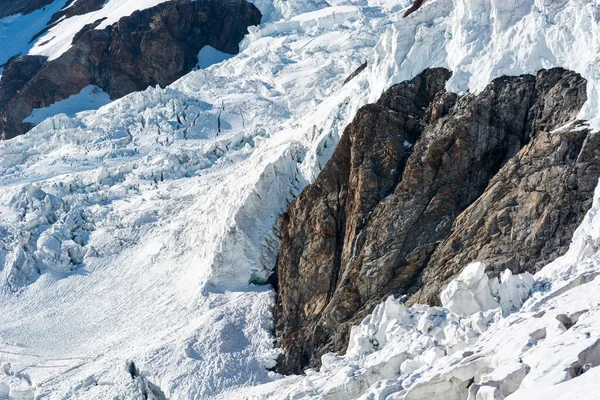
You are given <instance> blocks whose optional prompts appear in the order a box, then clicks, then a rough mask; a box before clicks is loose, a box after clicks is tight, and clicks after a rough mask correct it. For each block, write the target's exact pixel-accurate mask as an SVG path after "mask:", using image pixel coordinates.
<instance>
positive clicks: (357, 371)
mask: <svg viewBox="0 0 600 400" xmlns="http://www.w3.org/2000/svg"><path fill="white" fill-rule="evenodd" d="M132 1H133V0H131V1H130V2H129V3H127V2H125V1H124V0H110V1H109V2H108V3H107V4H106V5H105V7H104V8H107V7H109V5H111V4H113V3H114V4H113V6H114V7H113V6H111V8H110V10H113V11H112V12H113V14H110V15H109V17H110V18H117V17H118V15H126V13H128V12H131V10H132V8H135V7H138V8H139V7H145V6H146V5H148V4H149V3H150V2H133V3H134V4H136V6H133V5H132ZM119 2H120V3H119ZM254 2H255V4H257V6H258V7H259V8H260V9H261V10H262V11H263V14H264V15H265V17H264V18H263V23H262V24H261V26H260V27H256V28H251V29H250V34H249V35H248V36H247V37H246V39H245V40H244V42H243V43H242V46H241V53H240V54H238V55H236V56H235V57H232V58H231V59H228V60H225V61H223V62H222V63H219V64H216V65H213V66H211V67H210V68H208V69H204V70H199V71H195V72H192V73H190V74H188V75H187V76H185V77H183V78H182V79H180V80H179V81H177V82H175V83H174V84H173V85H171V86H170V87H168V88H166V89H160V88H149V89H148V90H146V91H144V92H139V93H134V94H131V95H129V96H126V97H124V98H122V99H120V100H117V101H115V102H112V103H110V104H108V105H106V106H104V107H102V108H100V109H99V110H96V111H85V112H82V113H79V114H77V115H76V116H74V117H67V116H66V115H64V114H58V115H56V116H54V117H52V118H49V119H46V120H45V121H43V122H41V123H40V125H38V126H37V127H36V128H34V129H33V130H32V131H31V132H29V133H28V134H26V135H24V136H21V137H18V138H16V139H13V140H10V141H7V142H3V143H0V186H1V187H2V190H0V239H1V243H0V363H1V364H2V365H1V368H0V396H2V395H5V394H6V393H8V395H9V396H11V398H26V399H32V398H34V397H35V398H52V399H54V398H57V399H67V398H76V399H100V398H121V399H138V398H143V392H144V390H145V391H146V393H147V391H148V389H147V388H148V387H154V386H152V385H156V386H157V387H159V388H160V390H161V391H162V392H163V393H164V395H165V396H166V397H167V398H169V399H210V398H215V397H221V398H227V399H229V398H258V399H260V398H278V399H279V398H302V397H311V398H333V399H347V398H360V397H361V396H362V398H365V399H366V398H369V399H380V398H409V399H417V398H428V399H435V398H436V397H435V396H438V397H437V398H443V399H453V398H456V399H459V398H460V399H463V398H465V397H461V396H463V395H464V386H465V385H464V384H463V383H461V382H467V381H469V380H470V379H474V381H475V382H476V383H477V384H478V385H480V386H481V388H479V387H478V388H477V393H474V394H472V396H474V397H472V398H473V399H488V398H498V396H499V395H509V394H510V395H511V396H518V395H519V392H520V391H521V390H523V391H525V390H529V392H527V393H534V394H533V396H536V395H537V394H536V393H542V391H541V390H537V389H536V388H538V387H539V386H547V385H554V384H559V383H560V384H559V385H558V386H556V388H557V390H559V388H561V387H562V388H565V389H564V390H570V388H572V386H573V385H570V384H569V382H564V381H567V380H568V379H569V378H570V377H571V375H570V374H569V371H568V369H569V368H571V367H572V366H573V365H574V363H576V362H579V363H580V364H581V365H580V366H579V367H577V368H576V366H573V371H575V372H573V374H572V375H573V376H575V375H578V374H580V373H581V372H582V371H587V372H585V373H584V374H582V375H581V376H577V377H575V378H574V379H573V381H574V382H575V381H577V380H579V381H580V382H592V383H593V382H594V380H593V379H591V378H590V376H595V375H588V374H597V371H596V369H595V366H596V365H598V364H597V358H596V357H597V352H596V350H594V349H592V350H593V351H592V350H590V351H588V352H587V353H586V351H584V350H586V349H589V348H592V347H593V345H594V343H595V341H596V340H598V337H599V336H598V332H600V321H598V320H599V319H600V318H599V317H598V315H600V314H598V313H597V312H594V310H595V309H596V308H597V304H599V303H600V299H597V296H598V293H600V291H598V288H597V287H596V285H597V284H599V283H598V282H596V281H595V280H591V281H590V279H591V278H590V276H591V275H585V274H592V275H594V274H595V273H596V272H595V271H597V270H598V268H599V267H598V263H597V261H596V258H597V255H596V248H597V242H598V238H599V237H600V232H598V226H600V221H597V217H596V213H597V210H598V209H600V205H599V201H598V199H597V201H596V202H595V204H594V208H593V210H592V211H590V213H589V214H588V217H587V219H586V221H585V222H584V224H583V225H582V226H581V228H580V229H579V230H578V231H577V233H576V236H575V239H574V244H573V246H572V247H571V250H570V251H569V253H568V254H567V255H566V256H565V257H563V258H561V259H560V260H558V261H556V262H555V263H552V264H551V265H550V266H548V267H546V268H545V269H544V270H542V271H541V272H540V273H539V274H537V275H536V276H535V277H534V278H531V277H528V276H518V277H517V276H511V275H510V274H508V273H507V274H505V275H504V276H502V277H501V279H500V280H499V281H494V280H491V281H490V280H487V281H486V279H487V278H484V276H483V275H481V273H480V270H481V265H479V264H474V265H476V267H471V268H470V269H468V270H467V272H465V274H464V275H461V277H459V279H458V280H457V283H455V284H454V285H455V286H456V287H454V289H453V288H450V289H448V291H447V293H448V299H447V302H446V306H447V307H445V308H430V307H425V306H418V307H415V308H412V309H408V308H405V307H404V306H403V305H402V304H401V302H400V301H398V300H396V299H394V298H390V299H388V300H387V301H386V302H384V303H383V304H382V305H381V306H379V307H378V309H376V310H375V312H374V313H373V315H372V316H371V317H369V318H367V319H366V320H365V321H364V322H363V324H362V325H360V326H359V327H357V328H355V329H354V331H353V335H352V341H351V344H350V349H349V351H348V354H347V355H346V356H343V357H341V356H335V355H327V356H325V359H324V367H323V369H322V370H321V371H320V372H319V373H312V372H310V373H309V375H308V376H306V377H291V378H285V379H282V377H279V376H277V375H275V374H273V373H269V372H267V370H266V369H265V367H272V366H273V363H274V359H275V358H276V356H277V354H278V350H277V349H276V348H274V338H273V336H272V315H271V308H272V305H273V299H274V294H273V292H272V290H271V289H270V288H269V287H268V286H263V285H262V284H264V282H265V281H266V279H267V277H268V276H269V274H270V272H271V271H272V268H273V266H274V263H275V256H276V252H277V248H278V241H277V233H276V224H277V219H278V216H279V214H280V213H281V212H282V211H283V210H284V209H285V207H286V206H287V204H288V203H289V201H290V200H291V199H292V198H294V197H295V196H296V195H297V194H298V193H299V192H300V191H301V190H302V188H303V187H305V186H306V185H307V184H308V183H309V182H311V181H312V180H314V178H315V177H316V175H317V174H318V173H319V171H320V170H321V169H322V167H323V166H324V164H325V163H326V161H327V160H328V158H329V157H330V155H331V153H332V151H333V148H334V146H335V144H336V143H337V141H338V139H339V137H340V135H341V132H342V130H343V128H344V127H345V126H346V125H347V124H348V123H349V122H350V120H351V119H352V117H353V116H354V115H355V114H356V111H357V109H358V108H359V107H360V106H362V105H364V104H366V103H367V102H372V101H375V100H377V98H378V97H379V96H380V95H381V93H382V92H383V91H384V90H385V89H387V88H388V87H389V86H391V85H392V84H394V83H398V82H401V81H404V80H407V79H410V78H412V77H414V76H415V75H417V74H418V73H420V72H421V71H422V70H423V69H424V68H428V67H438V66H441V67H447V68H449V69H452V70H453V71H455V74H454V76H453V78H452V80H451V81H450V83H449V85H448V88H449V89H451V90H455V91H459V92H462V91H466V90H472V91H477V90H480V89H482V88H483V87H484V86H485V84H486V83H487V82H489V81H490V80H491V79H493V78H495V77H498V76H501V75H504V74H521V73H535V72H536V71H537V70H538V69H539V68H542V67H546V68H547V67H553V66H562V67H565V68H570V69H573V70H575V71H577V72H579V73H581V74H582V75H583V76H584V77H585V78H586V79H588V96H589V101H588V102H587V104H586V107H585V109H584V111H583V112H582V113H581V117H582V118H586V119H589V120H590V124H591V125H592V127H598V119H596V118H595V117H596V115H598V108H599V105H598V85H599V82H600V76H599V75H597V70H598V68H597V63H596V58H597V57H598V54H600V52H599V51H598V32H599V27H598V15H600V14H599V6H598V4H597V3H596V1H591V0H587V1H586V0H572V1H566V0H564V1H540V0H536V1H533V0H520V1H516V0H508V1H507V0H502V1H501V0H475V1H472V0H468V1H467V0H429V1H428V2H426V3H425V5H424V6H423V8H422V9H421V10H419V12H417V13H414V14H412V15H411V16H410V17H409V18H407V19H402V18H401V17H402V14H403V12H404V10H405V9H406V7H407V6H408V5H409V3H410V1H399V2H398V1H393V0H354V1H352V0H348V1H345V0H336V1H321V0H310V1H301V0H287V1H284V0H255V1H254ZM118 3H119V4H121V3H122V7H116V6H117V4H118ZM148 6H150V5H148ZM104 8H103V10H104ZM107 10H108V9H107ZM119 10H121V11H123V10H124V11H123V12H121V11H119ZM101 12H104V13H106V12H108V11H106V10H104V11H102V10H101ZM123 13H125V14H123ZM111 16H112V17H111ZM25 17H26V16H25ZM88 17H89V18H90V19H93V18H96V17H93V18H92V17H91V16H88ZM71 20H72V19H69V20H67V21H66V22H65V23H64V24H65V26H63V28H61V30H59V29H58V28H59V27H60V26H61V25H63V23H61V24H58V25H57V26H56V27H55V28H53V29H56V30H55V31H54V33H52V34H51V33H50V32H49V33H48V34H47V35H50V36H48V38H49V37H51V36H52V35H54V36H55V38H56V39H55V40H54V41H53V42H52V44H48V45H44V46H41V43H43V40H42V39H43V38H40V40H39V41H38V42H37V43H40V45H38V44H36V46H34V48H33V50H31V52H33V53H36V52H37V53H36V54H41V53H43V54H47V55H49V56H56V54H59V53H60V52H61V51H64V43H66V41H68V37H70V36H69V35H71V34H72V30H74V29H75V28H72V26H68V27H67V26H66V24H67V22H69V21H71ZM71 22H72V23H73V24H75V25H76V24H77V23H79V22H77V21H75V20H73V21H71ZM73 26H74V25H73ZM48 38H46V39H48ZM59 38H60V40H58V39H59ZM65 38H66V39H65ZM61 43H62V44H61ZM365 60H368V61H369V67H368V68H367V69H366V70H365V71H364V72H363V73H361V74H360V75H359V76H357V77H356V78H355V79H353V80H352V81H350V82H349V83H348V84H346V85H344V86H342V83H343V81H344V79H345V78H346V77H347V76H348V75H349V74H350V73H352V72H353V71H354V70H355V69H356V68H357V67H358V66H359V65H360V64H362V63H363V61H365ZM474 261H475V260H474ZM585 282H587V283H585ZM599 282H600V281H599ZM257 284H260V285H257ZM530 292H532V293H530ZM398 295H401V294H400V293H399V294H398ZM469 296H470V297H469ZM528 296H529V297H528ZM465 298H466V299H467V300H465ZM523 302H524V305H521V304H522V303H523ZM584 309H587V310H588V311H587V312H586V313H584V314H581V315H579V314H580V311H583V310H584ZM453 311H454V312H453ZM473 311H475V313H474V314H473V313H472V312H473ZM510 313H512V314H510ZM469 314H470V315H469ZM558 314H565V315H566V316H567V317H568V318H570V319H571V320H573V319H577V323H576V324H575V325H574V326H573V327H572V328H570V329H568V330H567V329H566V328H565V326H564V325H561V323H559V322H558V320H557V319H556V316H557V315H558ZM576 317H577V318H576ZM561 318H562V317H561ZM563 320H564V318H563ZM561 326H562V328H561ZM373 339H376V340H373ZM588 353H589V354H588ZM582 354H583V355H582ZM550 355H553V356H552V357H550ZM580 356H581V357H580ZM578 357H579V358H581V360H578ZM131 361H133V362H134V363H135V366H136V367H137V368H138V369H139V370H140V374H139V376H136V377H135V378H132V376H131V374H130V373H129V369H130V368H129V367H128V365H129V364H128V363H129V362H131ZM565 368H566V369H567V371H566V370H565ZM507 377H508V378H507ZM148 382H150V383H148ZM498 382H501V383H498ZM561 382H564V383H561ZM590 385H591V384H590ZM515 387H516V388H519V390H517V391H516V392H515V390H516V389H515ZM473 390H474V389H473ZM513 392H515V393H514V394H511V393H513ZM498 393H500V394H498ZM523 393H525V392H523ZM452 396H454V397H452ZM494 396H496V397H494ZM158 398H160V397H158ZM513 398H519V397H513ZM528 398H535V397H528ZM588 398H593V397H588Z"/></svg>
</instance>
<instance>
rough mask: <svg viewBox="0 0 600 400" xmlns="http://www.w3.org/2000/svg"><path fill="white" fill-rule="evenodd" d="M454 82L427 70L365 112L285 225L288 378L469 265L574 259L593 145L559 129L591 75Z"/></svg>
mask: <svg viewBox="0 0 600 400" xmlns="http://www.w3.org/2000/svg"><path fill="white" fill-rule="evenodd" d="M448 76H449V73H448V72H446V71H444V70H430V71H426V72H424V73H423V74H422V75H420V76H419V77H417V78H415V80H413V81H411V82H406V83H403V84H401V85H397V86H395V87H393V88H391V89H390V90H388V91H387V92H386V93H385V94H384V95H383V97H382V98H381V99H380V101H379V102H378V103H377V104H375V105H368V106H365V107H363V108H362V109H361V110H360V111H359V113H358V115H357V117H356V118H355V120H354V121H353V122H352V123H351V124H350V125H349V126H348V128H347V129H346V131H345V132H344V134H343V136H342V138H341V140H340V143H339V145H338V147H337V148H336V150H335V152H334V154H333V157H332V159H331V161H330V162H329V163H328V164H327V165H326V167H325V168H324V170H323V172H322V173H321V175H320V176H319V177H318V178H317V180H316V182H315V183H314V184H313V185H310V186H309V187H308V188H307V189H306V190H305V191H304V192H303V193H302V194H301V195H300V196H299V197H298V198H297V199H296V200H294V201H293V202H292V204H291V205H290V207H289V209H288V211H287V212H286V213H285V214H284V215H283V216H282V219H281V224H280V231H281V250H280V254H279V261H278V265H277V268H278V271H277V273H278V279H279V282H278V289H279V298H278V304H277V310H276V322H277V334H278V336H279V339H280V342H281V346H282V347H283V349H284V350H285V354H284V357H282V359H281V362H280V371H282V372H299V371H301V370H302V369H303V368H304V367H306V366H318V365H319V362H320V355H322V354H323V353H324V352H327V351H343V350H344V349H345V346H346V344H347V339H348V332H349V329H350V327H351V326H352V325H354V324H356V323H358V322H359V321H360V320H361V319H362V318H363V317H364V316H365V315H367V314H368V313H369V312H370V311H371V310H372V309H373V307H374V306H375V305H376V304H378V303H379V302H380V301H381V300H383V299H384V298H385V297H387V296H389V295H390V294H393V295H402V294H406V295H411V294H413V293H415V292H416V291H418V293H417V295H416V296H415V297H414V299H416V300H421V301H427V302H430V303H435V302H437V294H438V293H439V290H440V289H441V288H442V286H443V285H444V283H445V282H446V281H447V280H448V279H450V278H451V277H452V276H454V274H456V273H458V272H460V268H462V267H463V266H464V265H466V264H467V263H468V262H470V261H473V260H482V261H485V262H487V263H488V265H490V268H491V269H492V270H502V269H504V268H505V267H509V268H512V269H513V270H514V271H515V272H521V271H523V270H529V271H531V270H535V268H537V267H538V266H539V265H540V264H542V263H545V262H547V261H548V260H550V259H552V258H554V257H556V256H558V255H560V254H562V253H563V252H564V251H565V250H566V246H567V244H568V242H569V240H570V238H571V235H572V230H573V229H574V227H575V226H577V225H578V224H579V223H580V221H581V220H582V218H583V215H584V213H585V211H586V210H587V209H588V207H589V204H590V201H591V198H592V192H593V189H594V187H595V185H596V183H597V180H598V177H599V176H600V170H598V168H599V167H598V165H599V164H598V161H597V159H598V157H597V154H596V152H597V145H596V142H597V140H596V139H595V138H594V137H593V136H591V135H588V132H587V131H586V130H577V129H572V128H570V129H563V130H560V131H555V129H556V128H558V127H560V126H562V125H564V124H565V123H567V122H569V121H572V120H573V119H574V118H575V116H576V114H577V112H578V111H579V109H580V108H581V106H582V105H583V103H584V102H585V100H586V95H585V93H586V92H585V80H584V79H583V78H581V77H580V76H579V75H577V74H575V73H572V72H568V71H565V70H562V69H554V70H549V71H542V72H540V73H539V74H538V76H537V77H534V76H528V75H524V76H520V77H510V78H507V77H504V78H500V79H497V80H495V81H494V82H492V83H491V84H490V85H489V86H488V87H487V88H486V89H485V90H484V91H483V92H482V93H480V94H478V95H474V94H465V95H463V96H460V97H457V96H456V95H453V94H450V93H446V92H445V91H444V90H443V86H444V82H445V80H446V79H447V78H448ZM404 141H407V142H408V143H406V144H407V145H406V146H404V145H403V144H404ZM409 143H410V144H414V145H413V147H410V146H409V145H408V144H409ZM584 171H585V172H586V173H584ZM565 202H566V203H568V204H565ZM518 241H522V243H521V242H519V243H517V242H518ZM515 243H517V244H516V245H515Z"/></svg>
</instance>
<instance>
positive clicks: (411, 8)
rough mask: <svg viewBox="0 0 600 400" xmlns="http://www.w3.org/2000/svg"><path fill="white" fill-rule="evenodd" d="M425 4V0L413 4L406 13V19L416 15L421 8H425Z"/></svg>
mask: <svg viewBox="0 0 600 400" xmlns="http://www.w3.org/2000/svg"><path fill="white" fill-rule="evenodd" d="M423 3H425V0H415V1H414V2H413V3H412V5H411V6H410V7H409V8H408V10H406V12H405V13H404V18H406V17H408V16H409V15H410V14H412V13H414V12H415V11H417V10H418V9H419V8H421V6H423Z"/></svg>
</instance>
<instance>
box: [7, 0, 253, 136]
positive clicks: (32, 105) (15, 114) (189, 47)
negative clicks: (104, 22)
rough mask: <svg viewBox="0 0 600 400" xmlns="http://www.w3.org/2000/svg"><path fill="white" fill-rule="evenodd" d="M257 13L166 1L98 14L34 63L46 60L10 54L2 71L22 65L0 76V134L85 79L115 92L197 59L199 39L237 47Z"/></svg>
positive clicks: (167, 78)
mask: <svg viewBox="0 0 600 400" xmlns="http://www.w3.org/2000/svg"><path fill="white" fill-rule="evenodd" d="M69 10H70V9H66V10H65V11H69ZM260 19H261V13H260V11H258V9H257V8H256V7H255V6H254V5H252V4H250V3H248V2H246V1H245V0H227V1H224V2H215V1H209V0H200V1H194V2H190V1H189V0H178V1H170V2H167V3H162V4H159V5H157V6H155V7H152V8H149V9H145V10H142V11H136V12H134V13H133V14H132V15H131V16H129V17H124V18H122V19H121V20H119V21H118V22H117V23H116V24H114V25H112V26H109V27H107V28H105V29H102V30H98V29H95V27H96V26H97V24H99V23H100V22H101V21H97V22H96V23H94V24H92V25H88V26H87V27H85V28H84V29H83V30H82V31H81V32H79V33H78V34H77V35H76V36H75V38H74V40H73V46H72V47H71V49H69V50H68V51H67V52H66V53H64V54H63V55H62V56H60V57H59V58H57V59H55V60H52V61H49V62H45V64H44V65H42V66H41V67H40V68H39V69H37V67H38V66H40V63H43V62H44V61H43V60H42V59H40V57H39V56H21V57H16V58H13V59H12V60H10V61H9V62H8V64H7V66H6V71H7V72H10V71H11V70H13V71H14V70H21V71H22V72H21V73H19V74H18V75H19V79H17V80H13V79H6V74H5V75H4V77H3V79H2V80H1V81H0V138H1V139H10V138H12V137H15V136H17V135H20V134H23V133H25V132H27V131H28V130H29V129H31V127H32V125H31V124H30V123H26V122H23V121H24V120H25V119H26V118H27V117H28V116H29V115H30V114H31V112H32V111H33V110H34V109H37V108H45V107H48V106H50V105H51V104H53V103H55V102H57V101H60V100H63V99H66V98H68V97H69V96H71V95H75V94H78V93H79V92H80V91H81V90H82V89H83V88H85V87H87V86H89V85H95V86H98V87H100V88H101V89H102V90H104V91H105V92H107V93H108V94H109V95H110V97H111V99H113V100H114V99H117V98H120V97H123V96H124V95H126V94H129V93H132V92H134V91H138V90H144V89H146V88H147V87H148V86H156V85H160V86H161V87H164V86H166V85H168V84H170V83H172V82H174V81H175V80H176V79H178V78H180V77H181V76H183V75H185V74H186V73H188V72H190V71H191V70H192V69H193V68H194V66H196V64H197V63H198V58H197V57H198V52H199V51H200V49H202V48H203V47H204V46H207V45H208V46H212V47H213V48H215V49H217V50H220V51H222V52H225V53H230V54H234V53H236V52H237V51H238V45H239V42H240V41H241V40H242V38H243V37H244V35H245V34H246V33H247V32H248V31H247V28H248V26H251V25H257V24H259V23H260ZM207 21H210V22H211V23H210V24H208V23H206V22H207ZM36 69H37V70H36ZM65 71H69V73H65Z"/></svg>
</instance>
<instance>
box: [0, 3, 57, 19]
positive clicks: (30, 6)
mask: <svg viewBox="0 0 600 400" xmlns="http://www.w3.org/2000/svg"><path fill="white" fill-rule="evenodd" d="M53 1H54V0H0V18H4V17H7V16H9V15H14V14H29V13H32V12H34V11H35V10H39V9H40V8H43V7H45V6H47V5H48V4H51V3H52V2H53Z"/></svg>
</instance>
